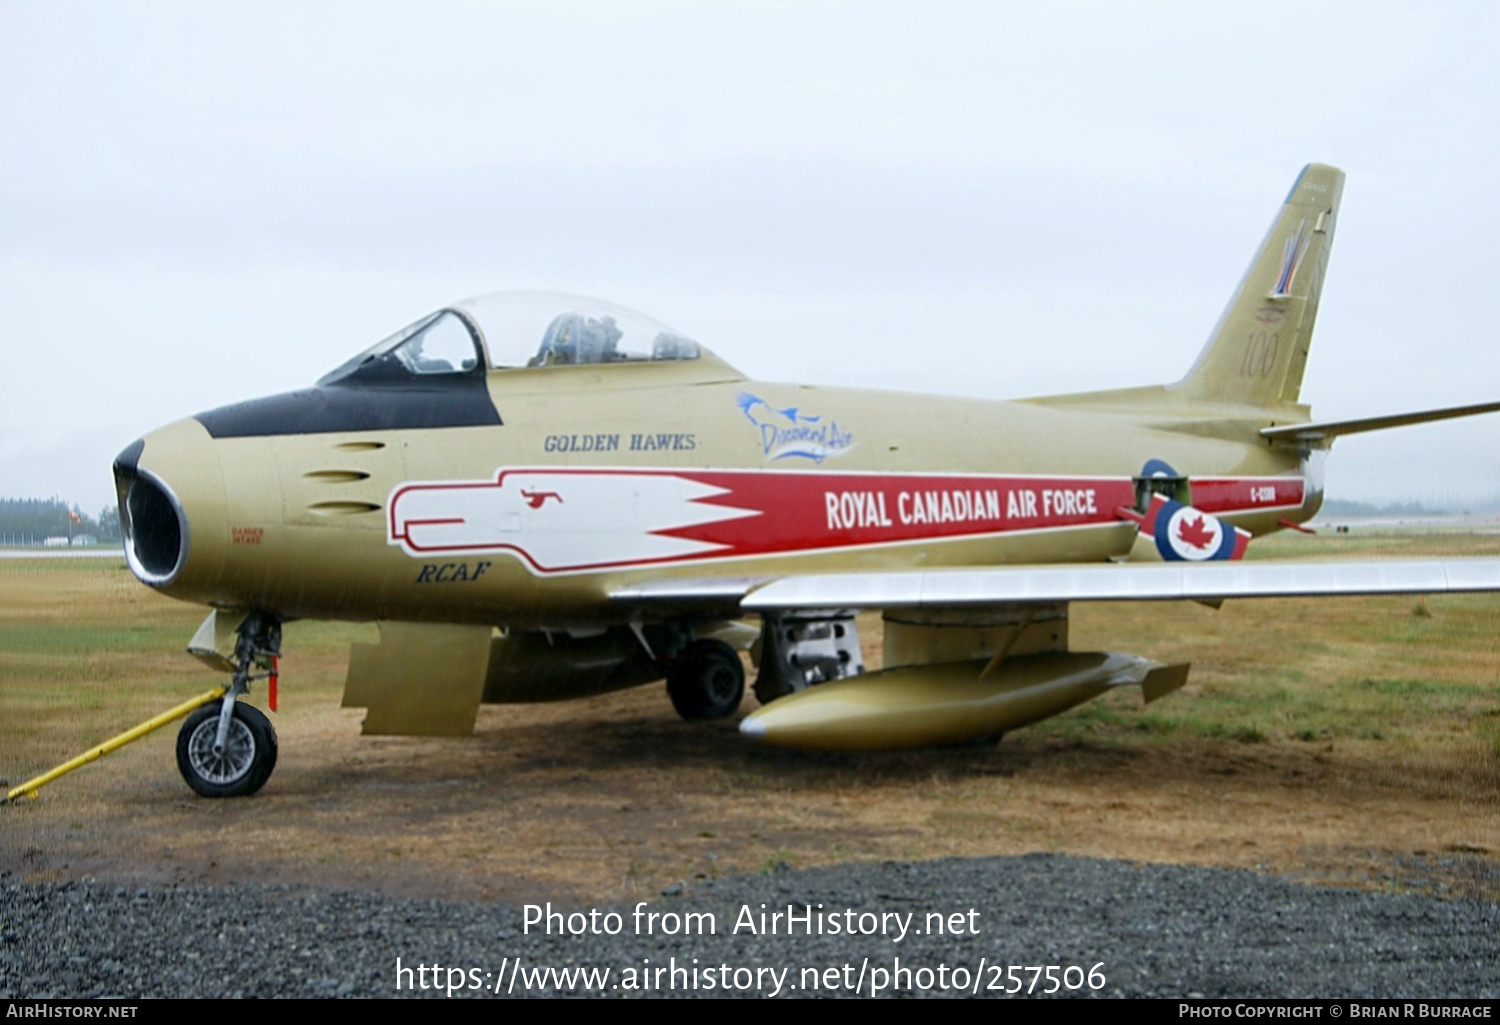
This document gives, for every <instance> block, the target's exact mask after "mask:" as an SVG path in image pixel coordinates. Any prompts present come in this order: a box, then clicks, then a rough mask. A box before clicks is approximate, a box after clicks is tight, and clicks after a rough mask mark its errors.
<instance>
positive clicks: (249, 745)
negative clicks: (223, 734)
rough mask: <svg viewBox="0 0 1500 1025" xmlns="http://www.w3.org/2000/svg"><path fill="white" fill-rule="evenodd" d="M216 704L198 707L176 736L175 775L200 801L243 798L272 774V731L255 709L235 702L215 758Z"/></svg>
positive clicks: (273, 764) (274, 753) (274, 765)
mask: <svg viewBox="0 0 1500 1025" xmlns="http://www.w3.org/2000/svg"><path fill="white" fill-rule="evenodd" d="M220 704H221V703H220V702H218V701H215V702H213V703H212V704H208V705H204V706H203V707H202V708H200V709H198V710H197V711H196V712H194V713H193V714H192V715H190V716H188V717H187V721H186V722H184V723H183V724H182V729H180V730H178V731H177V770H178V771H179V772H181V773H182V778H183V779H184V780H186V781H187V785H188V786H190V787H192V788H193V790H194V791H195V792H196V793H198V794H199V795H201V796H203V797H248V796H249V795H251V794H253V793H255V792H256V791H257V790H259V789H260V788H261V787H263V786H265V784H266V780H268V779H270V778H271V770H272V769H274V768H276V729H275V727H273V726H272V725H271V720H269V719H267V718H266V716H265V713H264V712H262V711H261V710H260V709H258V708H256V707H254V706H253V705H247V704H245V703H244V702H242V701H236V702H235V703H234V714H233V716H232V717H231V718H230V720H229V736H228V737H227V738H226V741H225V751H224V753H223V754H222V755H215V754H214V751H213V747H214V736H215V734H217V732H218V729H219V708H220Z"/></svg>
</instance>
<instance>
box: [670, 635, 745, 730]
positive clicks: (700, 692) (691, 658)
mask: <svg viewBox="0 0 1500 1025" xmlns="http://www.w3.org/2000/svg"><path fill="white" fill-rule="evenodd" d="M667 696H668V697H670V698H671V699H672V707H673V708H675V709H677V714H678V715H680V716H682V717H683V718H684V719H727V718H728V717H729V716H731V715H733V714H734V713H735V711H736V710H737V709H738V708H739V707H740V699H741V698H743V697H744V696H745V666H744V664H743V663H741V662H740V656H739V653H738V652H736V651H735V650H734V649H733V648H732V647H730V646H729V645H728V644H725V643H724V642H723V641H720V640H715V639H713V638H704V639H702V640H697V641H694V642H693V643H691V644H689V645H688V646H687V647H686V648H684V649H683V650H682V654H680V655H678V656H677V657H676V658H675V659H673V660H672V665H671V668H670V669H669V670H668V671H667Z"/></svg>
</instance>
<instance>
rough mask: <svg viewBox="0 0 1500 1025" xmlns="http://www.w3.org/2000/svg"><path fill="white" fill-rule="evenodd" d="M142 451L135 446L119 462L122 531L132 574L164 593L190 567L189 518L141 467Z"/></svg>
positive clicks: (117, 485)
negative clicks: (188, 562) (183, 568)
mask: <svg viewBox="0 0 1500 1025" xmlns="http://www.w3.org/2000/svg"><path fill="white" fill-rule="evenodd" d="M144 448H145V442H144V441H137V442H135V443H134V444H132V445H130V446H129V447H127V448H126V449H125V451H123V452H121V453H120V455H119V456H118V457H117V458H116V459H115V466H114V471H115V492H116V494H117V495H118V496H119V502H120V530H121V533H122V534H123V535H124V539H125V559H126V561H127V562H129V563H130V569H131V572H133V573H134V574H135V575H136V576H137V577H139V578H140V579H141V580H142V581H143V582H145V583H147V584H151V585H152V586H153V587H164V586H166V585H167V584H170V583H172V581H174V580H176V579H177V575H178V574H179V573H181V572H182V567H183V564H184V563H185V562H186V561H187V550H188V526H187V517H186V516H184V515H183V512H182V503H181V502H179V501H178V500H177V496H176V495H174V494H173V493H172V489H171V488H169V487H167V485H166V484H165V483H163V482H162V481H161V480H160V479H159V478H158V477H156V476H155V475H154V474H152V473H150V472H149V471H147V470H142V469H141V468H140V467H139V465H137V464H138V461H139V459H140V456H141V451H142V450H143V449H144Z"/></svg>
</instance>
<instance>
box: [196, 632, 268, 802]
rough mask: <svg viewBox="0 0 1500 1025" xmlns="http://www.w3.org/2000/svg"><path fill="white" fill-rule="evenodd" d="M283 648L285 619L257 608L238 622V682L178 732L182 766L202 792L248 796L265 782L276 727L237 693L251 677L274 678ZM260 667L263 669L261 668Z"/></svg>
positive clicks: (245, 688)
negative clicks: (277, 660)
mask: <svg viewBox="0 0 1500 1025" xmlns="http://www.w3.org/2000/svg"><path fill="white" fill-rule="evenodd" d="M280 654H281V624H280V623H279V622H278V621H277V620H275V619H274V618H272V617H271V616H269V615H266V614H263V613H259V612H252V613H251V614H250V615H249V616H247V617H245V621H244V622H243V623H241V624H240V627H239V641H238V642H237V643H236V644H235V649H234V661H235V666H236V668H235V673H234V682H233V683H232V684H230V687H229V690H228V692H227V693H226V694H225V695H224V700H223V701H221V702H219V703H218V704H209V705H205V706H204V707H203V708H200V709H198V711H196V712H194V713H193V714H192V715H190V716H188V717H187V720H186V721H185V722H183V724H182V729H180V730H179V731H178V733H177V768H178V771H180V772H181V773H182V778H183V779H184V780H185V781H187V785H188V786H190V787H192V788H193V790H194V792H196V793H198V794H200V795H201V796H203V797H246V796H248V795H250V794H253V793H255V792H256V791H257V790H259V789H260V788H261V787H262V786H264V785H265V782H266V780H268V779H270V777H271V770H272V769H274V768H276V730H275V728H274V727H273V726H272V725H271V721H270V720H269V719H267V718H266V716H265V713H263V712H261V711H260V709H258V708H255V707H253V706H251V705H246V704H241V703H240V702H239V701H238V698H239V697H240V696H241V695H243V694H247V693H249V691H250V681H251V680H258V679H266V678H269V679H271V680H272V681H273V686H274V680H275V672H276V670H275V665H276V658H277V657H278V656H279V655H280ZM257 670H259V672H257Z"/></svg>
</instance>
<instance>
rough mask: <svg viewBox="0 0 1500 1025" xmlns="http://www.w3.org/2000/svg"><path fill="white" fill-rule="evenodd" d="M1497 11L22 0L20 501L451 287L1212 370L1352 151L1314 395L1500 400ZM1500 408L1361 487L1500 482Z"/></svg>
mask: <svg viewBox="0 0 1500 1025" xmlns="http://www.w3.org/2000/svg"><path fill="white" fill-rule="evenodd" d="M1494 10H1495V8H1494V7H1493V5H1490V4H1482V3H1472V4H1470V3H1459V2H1444V3H1441V4H1425V5H1415V4H1409V3H1368V2H1360V3H1316V2H1308V0H1298V2H1290V3H1280V2H1264V3H1259V4H1233V5H1230V4H1207V3H1202V2H1201V0H1199V2H1185V3H1119V2H1108V3H1107V2H1100V3H1066V2H1063V3H1058V2H1054V3H1046V4H1038V3H1035V2H1026V3H1006V2H996V0H986V2H977V3H945V2H940V0H938V2H934V0H923V2H920V3H904V2H899V3H878V2H872V0H858V2H851V3H839V2H827V3H805V4H793V3H774V2H768V0H756V2H754V3H714V4H708V3H693V2H685V0H684V2H670V0H661V2H654V3H653V2H629V0H615V2H607V3H603V2H602V3H566V2H556V0H549V2H547V3H545V4H543V3H532V4H519V3H479V2H458V0H448V2H439V0H422V2H421V3H416V2H412V3H372V2H368V0H364V2H360V3H317V2H309V0H296V2H290V3H281V2H270V0H255V2H246V3H234V2H214V3H196V2H195V3H186V2H184V3H169V2H161V0H156V2H150V3H144V2H141V3H127V2H119V0H110V2H99V3H69V2H61V0H47V2H45V3H42V2H35V0H0V156H3V160H0V314H3V322H4V325H5V332H4V337H5V340H4V342H3V343H0V345H3V347H0V353H3V357H4V358H3V361H0V496H28V497H32V496H34V497H45V496H50V495H53V494H56V495H59V496H61V497H64V498H66V499H69V500H72V501H76V502H78V503H79V504H81V505H82V506H83V507H84V508H85V509H86V510H88V511H89V512H91V513H93V512H97V511H98V510H99V509H101V508H103V507H104V506H105V505H107V504H111V503H112V502H113V489H112V485H111V481H110V475H109V464H110V462H111V460H112V459H113V457H114V455H115V454H116V453H117V452H118V451H119V450H120V449H121V448H123V447H124V446H125V445H126V444H127V443H129V442H130V441H132V440H133V439H135V438H136V437H138V436H140V435H141V434H142V433H144V432H145V431H147V430H150V429H152V428H154V427H157V426H160V425H161V424H163V423H165V422H168V421H170V420H173V419H176V418H178V417H181V416H185V415H189V414H192V413H194V412H198V411H200V410H203V409H207V408H211V407H214V406H218V405H223V404H225V403H228V402H231V401H235V400H238V399H243V398H247V397H251V396H254V395H263V394H268V393H273V392H278V391H285V390H289V389H292V388H296V387H301V386H305V385H307V384H309V383H311V382H312V381H313V380H315V379H316V378H317V377H319V376H320V375H321V374H323V373H324V372H325V371H327V370H329V369H331V368H332V367H333V366H335V365H336V364H338V363H340V362H342V361H343V360H344V359H345V358H347V357H348V356H349V355H351V354H353V353H354V352H355V351H357V350H359V349H361V348H364V347H366V346H368V345H369V344H371V343H372V342H374V341H375V340H376V339H378V338H380V337H382V336H384V335H385V334H388V333H389V332H391V331H392V330H394V329H396V328H398V327H400V326H402V325H403V324H405V323H407V322H409V321H412V320H414V319H416V318H417V317H418V316H420V315H421V314H423V313H425V312H427V311H428V310H431V309H434V308H436V307H439V306H441V305H443V304H445V303H447V302H450V301H453V300H456V299H459V298H462V297H465V296H469V295H474V294H477V293H483V292H490V291H495V290H499V289H511V288H557V289H564V290H567V291H573V292H583V293H587V294H594V295H599V296H601V297H603V298H607V299H612V300H614V301H616V302H619V303H623V304H624V305H627V306H632V307H635V308H637V309H640V310H642V311H644V312H647V313H650V314H652V315H654V316H656V317H659V318H661V319H663V320H666V321H668V322H669V323H672V324H674V325H676V326H677V327H678V328H680V329H681V330H683V331H685V332H686V333H688V334H690V335H693V336H695V337H697V338H698V339H699V340H701V341H702V342H704V343H705V344H707V345H708V346H709V347H710V348H712V349H714V350H715V351H716V352H718V353H719V354H720V355H721V356H723V357H724V358H725V359H727V360H728V361H729V362H731V363H733V364H735V365H737V366H738V367H740V368H741V369H742V370H744V371H745V372H747V373H749V374H750V375H752V376H755V377H761V378H769V379H773V380H795V381H807V382H812V383H819V384H842V385H858V386H869V387H877V388H901V389H920V390H931V391H939V392H945V393H951V394H966V395H979V396H986V397H994V398H1012V397H1022V396H1025V395H1032V394H1045V393H1055V392H1062V391H1074V390H1082V389H1092V388H1105V387H1115V386H1123V385H1127V384H1145V383H1155V382H1161V381H1168V380H1175V379H1176V378H1178V377H1179V376H1181V374H1182V372H1183V371H1184V370H1185V369H1186V368H1187V367H1188V365H1189V364H1190V363H1191V362H1192V360H1193V357H1194V356H1195V355H1196V354H1197V351H1198V349H1199V348H1200V346H1201V344H1202V342H1203V340H1204V338H1205V337H1206V335H1207V333H1208V331H1209V329H1210V328H1211V327H1212V326H1213V324H1214V322H1215V320H1216V319H1217V316H1218V313H1219V310H1220V308H1221V307H1222V305H1223V304H1224V302H1225V300H1226V299H1227V298H1228V296H1229V293H1230V291H1231V290H1232V288H1233V287H1234V285H1235V284H1236V283H1237V281H1238V280H1239V276H1240V274H1241V272H1242V271H1243V269H1244V266H1245V264H1246V262H1247V261H1248V260H1249V257H1250V255H1251V253H1252V251H1253V250H1254V248H1255V246H1256V245H1257V244H1258V243H1259V241H1260V239H1261V236H1262V234H1263V233H1264V231H1265V228H1266V226H1267V224H1268V223H1269V222H1270V219H1271V217H1272V215H1273V214H1274V213H1275V211H1276V209H1277V207H1278V205H1279V204H1280V202H1281V201H1282V199H1283V197H1284V196H1285V194H1286V190H1287V188H1288V186H1289V185H1290V183H1291V181H1292V179H1293V178H1294V177H1295V175H1296V173H1297V171H1298V169H1299V168H1300V167H1301V166H1302V165H1303V164H1305V163H1308V162H1309V161H1320V162H1324V163H1331V164H1335V165H1337V166H1339V167H1342V168H1343V169H1344V170H1345V171H1346V172H1347V173H1348V175H1349V179H1348V184H1347V186H1346V189H1345V193H1344V203H1343V208H1342V211H1341V216H1340V222H1339V233H1338V239H1337V241H1336V243H1335V246H1334V254H1333V260H1332V264H1331V270H1330V272H1329V277H1328V281H1327V284H1326V288H1325V291H1324V299H1323V306H1322V310H1321V313H1320V316H1319V321H1318V332H1317V336H1316V338H1315V341H1314V345H1313V351H1312V357H1311V360H1310V362H1309V365H1308V370H1307V376H1306V379H1305V381H1304V387H1303V392H1302V395H1303V398H1304V400H1306V401H1310V402H1311V403H1312V404H1313V407H1314V415H1316V416H1318V417H1321V418H1333V417H1345V416H1360V415H1371V414H1378V413H1384V412H1395V411H1402V410H1408V409H1418V408H1424V407H1428V406H1440V405H1449V404H1457V403H1461V402H1469V401H1480V400H1485V399H1495V398H1500V349H1497V345H1496V342H1495V329H1496V324H1497V322H1500V286H1497V284H1496V280H1495V278H1496V273H1497V268H1500V199H1497V188H1496V183H1497V179H1500V174H1497V169H1496V158H1497V143H1500V113H1497V110H1500V58H1497V55H1500V46H1497V44H1500V38H1497V37H1500V33H1497V17H1496V15H1495V14H1494V13H1493V11H1494ZM1497 452H1500V416H1495V417H1489V418H1480V419H1474V420H1467V421H1459V422H1454V423H1450V424H1445V425H1432V426H1425V427H1413V428H1407V429H1403V430H1399V431H1392V432H1388V433H1384V434H1379V435H1365V436H1362V437H1355V438H1346V439H1344V440H1342V441H1340V442H1339V443H1338V445H1337V446H1335V449H1334V453H1333V457H1332V459H1331V460H1330V462H1329V467H1328V471H1329V472H1328V479H1329V487H1330V494H1331V495H1333V496H1334V497H1345V498H1360V499H1367V500H1376V501H1386V500H1394V499H1402V498H1408V497H1414V496H1415V497H1438V498H1459V499H1461V498H1465V497H1478V496H1489V495H1494V494H1496V493H1500V460H1497V457H1496V453H1497Z"/></svg>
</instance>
